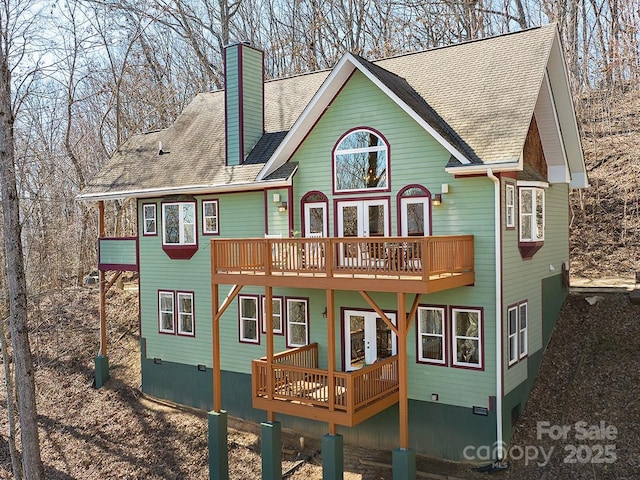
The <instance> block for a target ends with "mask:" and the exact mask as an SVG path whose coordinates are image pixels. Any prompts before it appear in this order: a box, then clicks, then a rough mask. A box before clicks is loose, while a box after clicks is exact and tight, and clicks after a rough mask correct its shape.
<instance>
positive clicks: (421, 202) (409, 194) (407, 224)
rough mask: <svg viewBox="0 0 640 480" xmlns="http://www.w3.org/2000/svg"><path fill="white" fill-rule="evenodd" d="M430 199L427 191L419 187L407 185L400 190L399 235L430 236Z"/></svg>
mask: <svg viewBox="0 0 640 480" xmlns="http://www.w3.org/2000/svg"><path fill="white" fill-rule="evenodd" d="M430 199H431V194H430V193H429V190H427V189H426V188H424V187H423V186H421V185H408V186H406V187H404V188H403V189H402V190H400V192H399V193H398V203H399V205H400V214H401V217H400V235H402V236H403V237H407V236H408V237H423V236H425V235H430V234H431V233H430V230H431V229H430V223H431V222H430V203H431V200H430Z"/></svg>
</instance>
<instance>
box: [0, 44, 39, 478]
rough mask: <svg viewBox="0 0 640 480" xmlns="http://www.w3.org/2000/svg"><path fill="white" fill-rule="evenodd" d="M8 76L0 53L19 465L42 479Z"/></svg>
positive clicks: (0, 164)
mask: <svg viewBox="0 0 640 480" xmlns="http://www.w3.org/2000/svg"><path fill="white" fill-rule="evenodd" d="M10 82H11V73H10V70H9V64H8V59H7V56H6V51H3V52H1V53H0V185H1V192H2V209H3V212H2V213H3V217H4V244H5V258H6V261H7V284H8V287H9V288H8V291H9V315H10V321H9V328H10V331H11V344H12V347H13V356H14V361H15V377H16V390H17V392H18V412H19V414H20V438H21V440H22V464H23V468H24V475H25V478H27V479H29V480H44V469H43V467H42V460H41V458H40V439H39V437H38V414H37V411H36V396H35V393H36V392H35V378H34V370H33V361H32V359H31V349H30V346H29V333H28V328H27V281H26V277H25V271H24V256H23V252H22V238H21V230H22V228H21V225H20V202H19V199H18V192H17V188H16V170H15V159H14V138H13V111H12V107H11V83H10Z"/></svg>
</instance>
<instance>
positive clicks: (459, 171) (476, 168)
mask: <svg viewBox="0 0 640 480" xmlns="http://www.w3.org/2000/svg"><path fill="white" fill-rule="evenodd" d="M444 170H445V172H447V173H449V174H451V175H459V176H466V175H486V174H487V172H488V171H489V170H491V171H493V172H494V173H496V172H514V171H520V170H522V161H521V160H518V161H515V162H514V161H510V162H501V163H497V162H494V163H485V164H482V165H473V166H469V167H447V168H445V169H444Z"/></svg>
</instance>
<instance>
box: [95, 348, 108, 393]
mask: <svg viewBox="0 0 640 480" xmlns="http://www.w3.org/2000/svg"><path fill="white" fill-rule="evenodd" d="M94 365H95V387H96V388H102V386H103V385H104V384H105V383H106V382H107V380H109V357H103V356H102V355H98V356H97V357H96V358H95V359H94Z"/></svg>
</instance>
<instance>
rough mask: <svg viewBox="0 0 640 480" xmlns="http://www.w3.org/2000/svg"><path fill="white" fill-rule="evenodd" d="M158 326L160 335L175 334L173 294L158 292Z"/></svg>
mask: <svg viewBox="0 0 640 480" xmlns="http://www.w3.org/2000/svg"><path fill="white" fill-rule="evenodd" d="M158 324H159V325H158V327H159V330H160V333H172V334H173V333H175V323H174V308H173V292H162V291H161V292H158Z"/></svg>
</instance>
